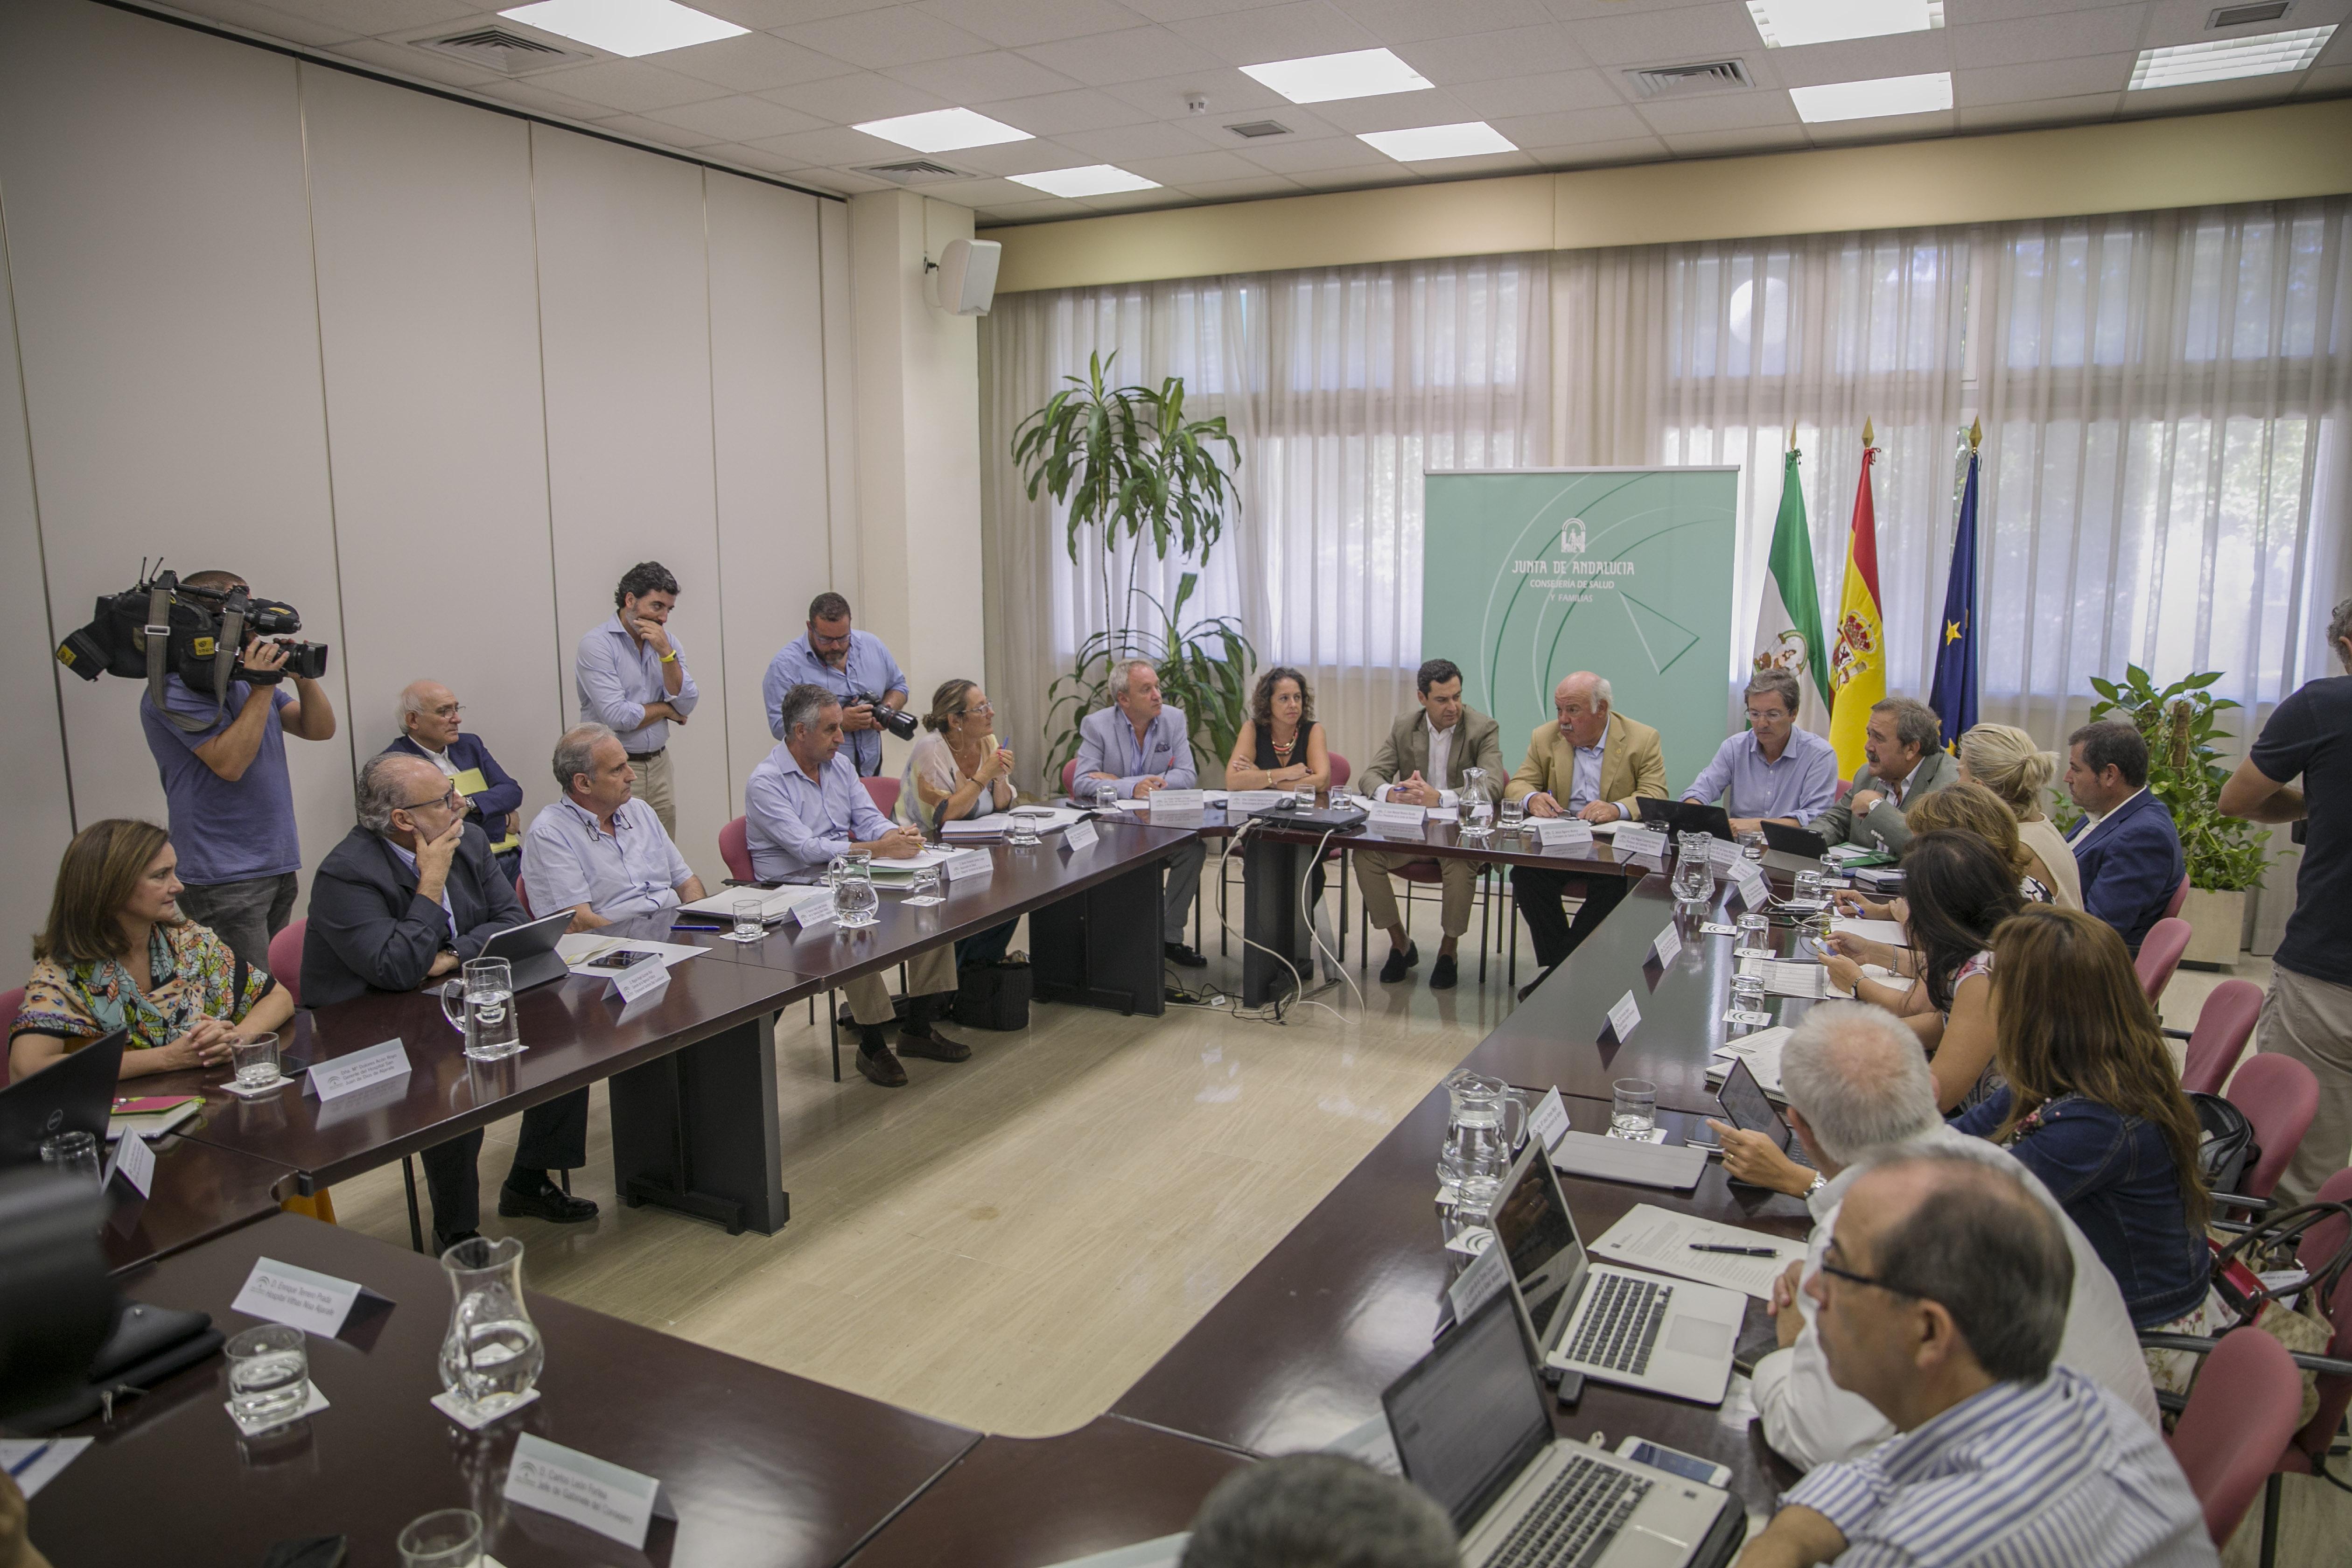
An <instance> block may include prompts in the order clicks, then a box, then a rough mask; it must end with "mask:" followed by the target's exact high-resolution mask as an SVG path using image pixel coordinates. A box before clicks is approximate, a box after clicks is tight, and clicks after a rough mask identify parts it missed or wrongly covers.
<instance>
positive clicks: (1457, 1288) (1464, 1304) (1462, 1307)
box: [1445, 1247, 1509, 1323]
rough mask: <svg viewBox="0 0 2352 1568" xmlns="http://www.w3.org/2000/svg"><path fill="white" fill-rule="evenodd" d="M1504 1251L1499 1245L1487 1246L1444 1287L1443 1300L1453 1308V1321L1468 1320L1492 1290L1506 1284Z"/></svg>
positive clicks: (1494, 1291)
mask: <svg viewBox="0 0 2352 1568" xmlns="http://www.w3.org/2000/svg"><path fill="white" fill-rule="evenodd" d="M1504 1251H1505V1249H1504V1248H1502V1247H1487V1248H1486V1250H1485V1251H1484V1252H1481V1253H1480V1254H1479V1255H1478V1256H1477V1257H1475V1258H1472V1259H1471V1260H1470V1267H1469V1268H1465V1269H1464V1270H1463V1271H1462V1272H1461V1274H1460V1275H1458V1276H1457V1277H1456V1278H1455V1279H1454V1283H1453V1284H1451V1285H1448V1286H1447V1287H1446V1288H1445V1296H1446V1300H1448V1301H1450V1302H1451V1303H1452V1304H1453V1307H1454V1321H1455V1322H1457V1323H1460V1322H1466V1321H1469V1317H1470V1314H1471V1313H1473V1312H1475V1311H1476V1310H1478V1309H1479V1308H1481V1307H1483V1306H1485V1305H1486V1302H1487V1300H1489V1299H1490V1298H1492V1297H1493V1296H1494V1295H1495V1293H1496V1292H1497V1291H1499V1290H1500V1289H1502V1288H1503V1287H1504V1286H1505V1285H1506V1284H1507V1283H1509V1276H1507V1275H1506V1274H1505V1273H1504V1272H1503V1254H1504Z"/></svg>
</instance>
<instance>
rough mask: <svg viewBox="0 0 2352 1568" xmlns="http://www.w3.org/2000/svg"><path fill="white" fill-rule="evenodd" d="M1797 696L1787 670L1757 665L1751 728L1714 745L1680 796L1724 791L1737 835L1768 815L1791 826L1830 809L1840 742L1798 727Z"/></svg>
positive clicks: (1701, 798) (1707, 801) (1706, 801)
mask: <svg viewBox="0 0 2352 1568" xmlns="http://www.w3.org/2000/svg"><path fill="white" fill-rule="evenodd" d="M1802 699H1803V692H1802V690H1801V689H1800V688H1799V687H1798V685H1797V678H1796V677H1795V676H1793V675H1790V673H1789V672H1788V671H1787V670H1785V669H1759V670H1758V671H1757V672H1756V673H1755V675H1754V676H1753V677H1751V678H1750V679H1749V680H1748V692H1747V703H1748V728H1747V729H1745V730H1742V731H1739V733H1738V734H1736V735H1734V736H1732V737H1731V738H1730V739H1729V740H1727V741H1726V742H1723V744H1722V745H1720V746H1718V747H1717V748H1716V752H1715V761H1713V762H1711V763H1707V764H1706V767H1704V768H1701V769H1700V770H1699V775H1698V777H1696V778H1695V779H1693V780H1691V783H1690V787H1689V788H1688V789H1686V790H1685V791H1683V798H1684V799H1685V800H1693V801H1696V802H1698V803H1699V804H1700V805H1714V804H1715V802H1716V798H1717V796H1721V797H1722V800H1723V809H1724V811H1725V813H1726V814H1727V816H1730V818H1731V827H1732V831H1733V832H1735V833H1754V832H1756V831H1758V830H1759V828H1761V827H1762V826H1764V824H1765V823H1766V822H1767V821H1771V822H1781V823H1786V824H1788V825H1789V826H1791V827H1795V826H1799V825H1800V824H1802V823H1807V822H1811V820H1812V819H1813V818H1815V817H1817V816H1820V815H1821V814H1822V813H1823V812H1825V811H1827V810H1828V809H1829V808H1830V807H1831V805H1833V804H1834V803H1835V802H1836V799H1837V782H1838V771H1837V748H1836V747H1834V746H1832V745H1831V744H1830V743H1829V742H1827V741H1825V740H1823V739H1822V737H1820V736H1819V735H1816V734H1814V733H1813V732H1812V731H1811V730H1800V729H1798V728H1797V705H1798V703H1799V702H1800V701H1801V700H1802Z"/></svg>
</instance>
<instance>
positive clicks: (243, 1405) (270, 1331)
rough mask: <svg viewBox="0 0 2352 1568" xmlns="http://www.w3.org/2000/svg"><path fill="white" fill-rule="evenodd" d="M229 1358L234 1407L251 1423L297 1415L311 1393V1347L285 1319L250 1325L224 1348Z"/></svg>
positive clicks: (230, 1395) (267, 1423)
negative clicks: (256, 1325) (284, 1321)
mask: <svg viewBox="0 0 2352 1568" xmlns="http://www.w3.org/2000/svg"><path fill="white" fill-rule="evenodd" d="M221 1349H222V1353H223V1354H225V1355H226V1356H227V1358H228V1407H229V1411H230V1413H231V1414H233V1415H236V1418H237V1420H238V1421H240V1422H242V1423H243V1424H244V1425H246V1426H272V1425H275V1424H277V1423H278V1422H280V1421H289V1420H291V1419H293V1416H294V1414H295V1412H296V1411H299V1410H300V1409H301V1408H302V1406H303V1405H306V1404H308V1403H309V1402H310V1345H309V1342H308V1341H307V1340H306V1339H305V1338H304V1337H303V1333H302V1331H301V1330H299V1329H297V1328H292V1327H289V1326H288V1325H287V1324H285V1323H264V1324H262V1325H261V1326H260V1327H259V1328H254V1329H247V1330H246V1331H244V1332H243V1333H241V1334H238V1335H237V1336H236V1338H234V1339H232V1340H230V1341H229V1342H228V1343H227V1344H226V1345H224V1346H222V1347H221Z"/></svg>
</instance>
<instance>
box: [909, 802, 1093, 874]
mask: <svg viewBox="0 0 2352 1568" xmlns="http://www.w3.org/2000/svg"><path fill="white" fill-rule="evenodd" d="M1013 811H1017V812H1019V813H1020V814H1021V815H1022V816H1025V817H1027V818H1028V819H1029V820H1030V821H1032V822H1034V823H1035V824H1036V825H1037V831H1038V832H1039V833H1059V832H1061V831H1062V830H1063V829H1064V828H1066V827H1067V826H1070V825H1071V824H1072V823H1074V822H1076V821H1077V820H1078V819H1079V818H1081V817H1083V816H1086V815H1087V814H1086V812H1084V811H1081V810H1079V809H1077V808H1076V807H1075V806H1067V805H1021V806H1015V807H1013ZM1013 811H992V812H987V813H985V814H983V815H982V816H960V817H958V818H956V819H955V820H954V821H953V822H949V823H943V824H941V825H940V837H941V838H944V839H950V840H952V839H958V838H1002V837H1004V836H1005V834H1006V833H1008V832H1010V831H1011V830H1012V826H1013ZM891 863H892V864H894V865H901V866H910V865H913V864H914V862H913V861H911V860H900V861H894V862H891Z"/></svg>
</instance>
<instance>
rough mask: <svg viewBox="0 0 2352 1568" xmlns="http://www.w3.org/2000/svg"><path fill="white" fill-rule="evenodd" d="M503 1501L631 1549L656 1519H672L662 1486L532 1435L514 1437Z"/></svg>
mask: <svg viewBox="0 0 2352 1568" xmlns="http://www.w3.org/2000/svg"><path fill="white" fill-rule="evenodd" d="M506 1500H507V1501H509V1502H515V1503H520V1504H522V1505H523V1506H524V1507H526V1508H535V1509H537V1510H540V1511H541V1512H542V1513H551V1514H553V1515H554V1516H555V1517H556V1518H558V1519H561V1520H565V1521H570V1522H571V1523H573V1524H576V1525H580V1526H582V1527H583V1528H584V1529H588V1530H593V1531H595V1532H596V1533H597V1534H599V1535H602V1536H604V1537H607V1538H608V1539H610V1540H614V1541H617V1542H620V1543H621V1544H622V1545H624V1546H626V1547H629V1548H630V1549H631V1550H633V1551H636V1550H642V1549H643V1548H644V1546H645V1544H646V1531H647V1530H649V1529H651V1528H652V1526H653V1521H655V1520H656V1519H676V1518H677V1510H676V1509H674V1508H672V1507H671V1506H670V1502H669V1499H668V1497H667V1494H665V1493H664V1491H663V1490H662V1484H661V1482H659V1481H657V1480H656V1479H654V1478H653V1477H651V1476H641V1475H639V1474H638V1473H637V1472H636V1471H635V1470H630V1469H624V1468H621V1467H620V1466H619V1465H615V1464H611V1463H608V1462H607V1461H605V1460H604V1459H599V1458H595V1457H594V1456H593V1455H589V1454H583V1453H581V1452H580V1451H579V1450H578V1449H576V1448H567V1447H563V1446H562V1444H560V1443H551V1442H549V1441H548V1440H547V1439H546V1438H544V1437H541V1436H539V1435H538V1434H537V1433H535V1432H526V1433H524V1434H523V1435H522V1436H520V1437H518V1438H516V1439H515V1448H514V1462H513V1463H512V1464H511V1465H509V1467H508V1468H507V1489H506Z"/></svg>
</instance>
